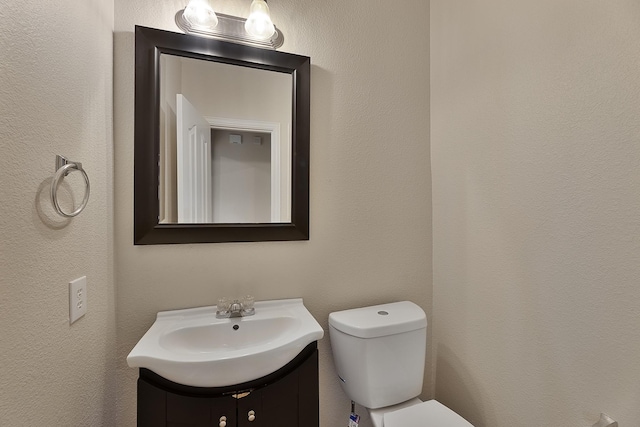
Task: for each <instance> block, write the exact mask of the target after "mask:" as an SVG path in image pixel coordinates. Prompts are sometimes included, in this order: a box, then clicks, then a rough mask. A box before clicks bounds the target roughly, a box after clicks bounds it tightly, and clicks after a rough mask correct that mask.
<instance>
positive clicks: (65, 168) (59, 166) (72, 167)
mask: <svg viewBox="0 0 640 427" xmlns="http://www.w3.org/2000/svg"><path fill="white" fill-rule="evenodd" d="M73 171H80V172H82V177H83V178H84V183H85V185H86V190H85V193H84V198H83V199H82V203H80V206H78V208H77V209H76V210H75V211H73V212H71V213H66V212H65V211H63V210H62V208H61V207H60V204H59V203H58V185H59V184H60V180H62V178H63V177H64V176H67V175H69V174H70V173H71V172H73ZM90 192H91V184H89V176H87V173H86V172H85V170H84V169H82V163H80V162H72V161H69V160H67V159H66V158H64V157H63V156H60V155H56V174H55V176H54V177H53V181H52V182H51V202H52V203H53V207H54V209H55V210H56V212H58V213H59V214H60V215H62V216H64V217H67V218H73V217H74V216H76V215H78V214H79V213H80V212H82V211H83V210H84V208H85V207H86V206H87V202H88V201H89V193H90Z"/></svg>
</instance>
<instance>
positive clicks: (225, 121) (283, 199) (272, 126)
mask: <svg viewBox="0 0 640 427" xmlns="http://www.w3.org/2000/svg"><path fill="white" fill-rule="evenodd" d="M204 119H205V120H206V121H207V122H209V124H210V125H211V127H212V128H216V129H224V130H235V131H239V132H242V131H247V132H263V133H269V134H271V222H283V221H282V216H281V215H282V212H283V211H284V212H291V168H290V167H286V166H287V165H282V161H281V159H282V158H286V159H291V153H290V151H291V149H290V147H289V146H288V145H286V144H283V143H282V139H281V138H280V123H276V122H262V121H258V120H243V119H229V118H224V117H210V116H205V117H204ZM283 166H285V167H283ZM282 184H286V186H285V188H288V189H289V191H288V192H282V191H281V190H280V188H281V185H282ZM290 221H291V220H287V221H286V222H290Z"/></svg>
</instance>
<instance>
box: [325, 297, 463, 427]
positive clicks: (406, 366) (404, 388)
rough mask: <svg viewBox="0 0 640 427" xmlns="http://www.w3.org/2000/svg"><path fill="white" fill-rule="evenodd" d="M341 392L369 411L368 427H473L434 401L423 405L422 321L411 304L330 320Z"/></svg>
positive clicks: (424, 339) (349, 313) (419, 310)
mask: <svg viewBox="0 0 640 427" xmlns="http://www.w3.org/2000/svg"><path fill="white" fill-rule="evenodd" d="M329 338H330V340H331V347H332V350H333V360H334V363H335V366H336V371H337V373H338V377H339V379H340V384H341V385H342V389H343V390H344V392H345V393H346V394H347V396H348V397H349V398H350V399H351V400H353V401H354V402H356V403H358V404H360V405H362V406H364V407H365V408H367V410H368V411H369V415H370V416H371V421H372V423H373V427H473V426H472V425H471V424H470V423H469V422H468V421H466V420H465V419H464V418H462V417H461V416H460V415H458V414H456V413H455V412H454V411H452V410H451V409H449V408H447V407H446V406H444V405H443V404H441V403H440V402H438V401H436V400H429V401H426V402H422V401H421V400H420V399H418V395H420V393H421V392H422V379H423V375H424V364H425V354H426V348H427V316H426V315H425V313H424V311H423V310H422V308H420V307H419V306H418V305H416V304H414V303H412V302H410V301H402V302H395V303H390V304H382V305H376V306H370V307H363V308H355V309H351V310H344V311H338V312H334V313H331V314H330V315H329Z"/></svg>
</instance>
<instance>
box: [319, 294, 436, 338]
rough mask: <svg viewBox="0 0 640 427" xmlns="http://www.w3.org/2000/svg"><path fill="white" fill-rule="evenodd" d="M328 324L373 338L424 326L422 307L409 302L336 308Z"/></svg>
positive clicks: (354, 334) (356, 335) (424, 317)
mask: <svg viewBox="0 0 640 427" xmlns="http://www.w3.org/2000/svg"><path fill="white" fill-rule="evenodd" d="M329 325H330V326H332V327H333V328H335V329H337V330H339V331H341V332H344V333H345V334H349V335H353V336H355V337H358V338H376V337H382V336H386V335H393V334H400V333H403V332H409V331H415V330H417V329H423V328H426V327H427V316H426V314H425V313H424V310H422V308H420V307H419V306H418V305H417V304H414V303H412V302H411V301H401V302H394V303H389V304H381V305H374V306H370V307H362V308H354V309H351V310H343V311H336V312H334V313H331V314H329Z"/></svg>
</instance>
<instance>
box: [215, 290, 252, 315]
mask: <svg viewBox="0 0 640 427" xmlns="http://www.w3.org/2000/svg"><path fill="white" fill-rule="evenodd" d="M253 303H254V299H253V297H252V296H250V295H247V296H246V297H244V298H243V299H242V301H240V300H237V299H234V300H229V299H227V298H220V299H219V300H218V308H217V310H216V317H217V318H219V319H223V318H227V317H245V316H252V315H254V314H255V313H256V309H255V308H254V307H253Z"/></svg>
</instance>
